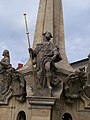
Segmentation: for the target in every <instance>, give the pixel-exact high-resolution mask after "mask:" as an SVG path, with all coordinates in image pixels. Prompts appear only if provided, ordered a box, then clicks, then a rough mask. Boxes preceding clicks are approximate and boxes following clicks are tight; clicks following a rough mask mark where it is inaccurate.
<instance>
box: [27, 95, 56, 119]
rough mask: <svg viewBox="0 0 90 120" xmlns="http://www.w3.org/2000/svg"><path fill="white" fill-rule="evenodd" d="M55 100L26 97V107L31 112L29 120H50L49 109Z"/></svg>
mask: <svg viewBox="0 0 90 120" xmlns="http://www.w3.org/2000/svg"><path fill="white" fill-rule="evenodd" d="M55 99H56V98H54V97H35V96H31V97H28V98H27V102H28V107H29V109H30V111H31V119H30V120H51V109H52V106H53V105H54V102H55Z"/></svg>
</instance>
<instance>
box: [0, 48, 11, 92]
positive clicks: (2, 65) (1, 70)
mask: <svg viewBox="0 0 90 120" xmlns="http://www.w3.org/2000/svg"><path fill="white" fill-rule="evenodd" d="M2 56H4V57H3V58H2V59H1V61H0V83H1V91H2V94H4V93H6V92H7V90H8V88H9V82H10V81H8V79H7V72H6V71H7V69H9V68H11V64H10V55H9V51H8V50H4V51H3V54H2ZM2 86H3V87H2Z"/></svg>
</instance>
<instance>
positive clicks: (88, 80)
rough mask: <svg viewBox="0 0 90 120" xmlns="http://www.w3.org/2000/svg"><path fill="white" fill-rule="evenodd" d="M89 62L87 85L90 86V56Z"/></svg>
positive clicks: (89, 56)
mask: <svg viewBox="0 0 90 120" xmlns="http://www.w3.org/2000/svg"><path fill="white" fill-rule="evenodd" d="M88 58H89V61H88V66H87V84H88V85H90V54H89V55H88Z"/></svg>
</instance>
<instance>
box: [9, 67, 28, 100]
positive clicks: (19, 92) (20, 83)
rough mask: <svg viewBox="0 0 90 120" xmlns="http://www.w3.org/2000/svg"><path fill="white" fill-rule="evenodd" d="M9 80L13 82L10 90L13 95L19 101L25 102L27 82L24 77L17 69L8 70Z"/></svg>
mask: <svg viewBox="0 0 90 120" xmlns="http://www.w3.org/2000/svg"><path fill="white" fill-rule="evenodd" d="M7 73H8V80H9V81H11V85H10V88H11V90H12V91H13V95H14V96H16V99H17V100H19V101H24V100H25V98H26V82H25V79H24V77H23V75H22V74H21V73H20V72H18V71H16V70H15V68H13V67H12V68H10V69H8V70H7Z"/></svg>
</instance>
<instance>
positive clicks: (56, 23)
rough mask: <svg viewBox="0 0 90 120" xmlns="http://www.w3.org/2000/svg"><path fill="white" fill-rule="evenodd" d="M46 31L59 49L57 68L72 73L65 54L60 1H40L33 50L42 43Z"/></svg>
mask: <svg viewBox="0 0 90 120" xmlns="http://www.w3.org/2000/svg"><path fill="white" fill-rule="evenodd" d="M46 31H49V32H51V33H52V35H53V42H54V43H55V44H56V45H58V47H59V49H60V53H61V56H62V61H61V62H59V63H58V65H57V66H58V67H59V68H63V69H66V70H69V71H72V70H73V69H72V67H71V66H70V65H69V63H68V60H67V57H66V53H65V41H64V24H63V12H62V0H40V4H39V11H38V17H37V24H36V30H35V36H34V44H33V47H34V48H35V46H36V44H38V43H40V42H41V41H42V33H43V32H46Z"/></svg>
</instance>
